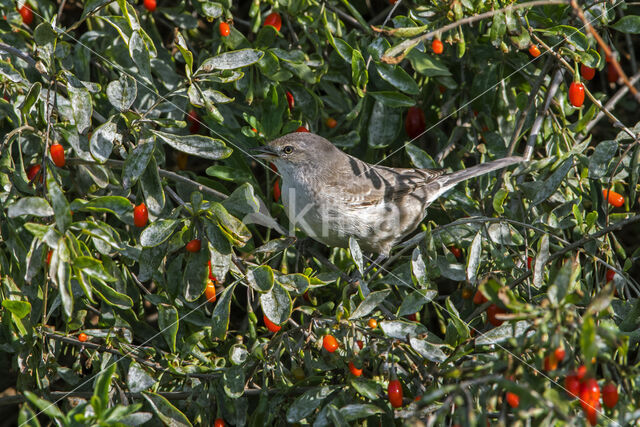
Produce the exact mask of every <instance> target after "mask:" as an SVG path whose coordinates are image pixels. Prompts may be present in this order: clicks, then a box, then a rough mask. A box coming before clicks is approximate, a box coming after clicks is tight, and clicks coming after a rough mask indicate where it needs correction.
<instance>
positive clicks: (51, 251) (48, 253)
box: [45, 249, 53, 265]
mask: <svg viewBox="0 0 640 427" xmlns="http://www.w3.org/2000/svg"><path fill="white" fill-rule="evenodd" d="M52 255H53V249H49V252H47V260H46V261H45V262H46V263H47V265H49V264H51V256H52Z"/></svg>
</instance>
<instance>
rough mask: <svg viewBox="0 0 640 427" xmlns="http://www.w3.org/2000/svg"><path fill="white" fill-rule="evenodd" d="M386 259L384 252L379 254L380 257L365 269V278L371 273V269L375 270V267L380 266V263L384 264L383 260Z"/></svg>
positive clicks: (363, 275) (363, 274)
mask: <svg viewBox="0 0 640 427" xmlns="http://www.w3.org/2000/svg"><path fill="white" fill-rule="evenodd" d="M385 259H387V256H386V255H384V254H380V255H378V257H377V258H376V259H375V260H374V261H373V262H372V263H371V264H369V267H367V268H365V269H364V272H363V273H362V277H363V278H364V277H367V274H369V273H370V272H371V270H373V267H375V266H379V265H380V264H382V261H384V260H385Z"/></svg>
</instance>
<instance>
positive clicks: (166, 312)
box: [158, 304, 179, 353]
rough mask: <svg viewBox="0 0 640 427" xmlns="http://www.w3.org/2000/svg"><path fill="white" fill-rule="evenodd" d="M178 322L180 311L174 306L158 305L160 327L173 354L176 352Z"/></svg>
mask: <svg viewBox="0 0 640 427" xmlns="http://www.w3.org/2000/svg"><path fill="white" fill-rule="evenodd" d="M178 322H179V319H178V310H176V308H175V307H174V306H172V305H169V304H160V305H158V327H159V328H160V332H161V333H162V336H163V337H164V340H165V341H166V342H167V344H168V345H169V349H170V350H171V352H172V353H175V352H176V336H177V335H178V326H179V325H178Z"/></svg>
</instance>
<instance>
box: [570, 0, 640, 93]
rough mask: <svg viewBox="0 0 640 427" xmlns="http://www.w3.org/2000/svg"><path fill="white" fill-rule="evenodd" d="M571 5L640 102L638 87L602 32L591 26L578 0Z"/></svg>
mask: <svg viewBox="0 0 640 427" xmlns="http://www.w3.org/2000/svg"><path fill="white" fill-rule="evenodd" d="M571 7H572V8H573V10H574V11H575V12H576V14H577V15H578V17H579V18H580V20H581V21H582V23H583V24H584V27H585V28H586V29H587V31H589V32H590V33H591V35H592V36H593V37H594V38H595V39H596V41H597V42H598V45H600V47H601V48H602V50H604V53H605V56H606V57H607V58H609V59H610V64H612V65H613V67H614V68H615V69H616V71H617V72H618V75H619V76H620V77H622V81H623V82H624V84H625V86H627V87H628V88H629V90H630V91H631V93H632V94H633V96H634V97H635V98H636V101H638V102H640V93H638V89H636V88H635V87H634V86H633V85H632V84H631V82H630V81H629V77H627V75H626V74H625V73H624V71H622V67H621V66H620V63H619V62H618V60H617V59H616V58H615V56H614V55H612V52H611V49H609V46H608V45H607V43H605V41H604V40H602V37H600V34H598V32H597V31H596V30H595V29H594V28H593V26H591V23H590V22H589V20H588V19H587V18H586V17H585V16H584V12H583V11H582V9H581V8H580V6H578V3H577V2H576V0H571Z"/></svg>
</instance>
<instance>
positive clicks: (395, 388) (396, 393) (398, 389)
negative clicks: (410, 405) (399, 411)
mask: <svg viewBox="0 0 640 427" xmlns="http://www.w3.org/2000/svg"><path fill="white" fill-rule="evenodd" d="M387 393H388V395H389V403H391V406H393V407H394V408H399V407H401V406H402V384H401V383H400V380H391V381H389V387H387Z"/></svg>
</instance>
